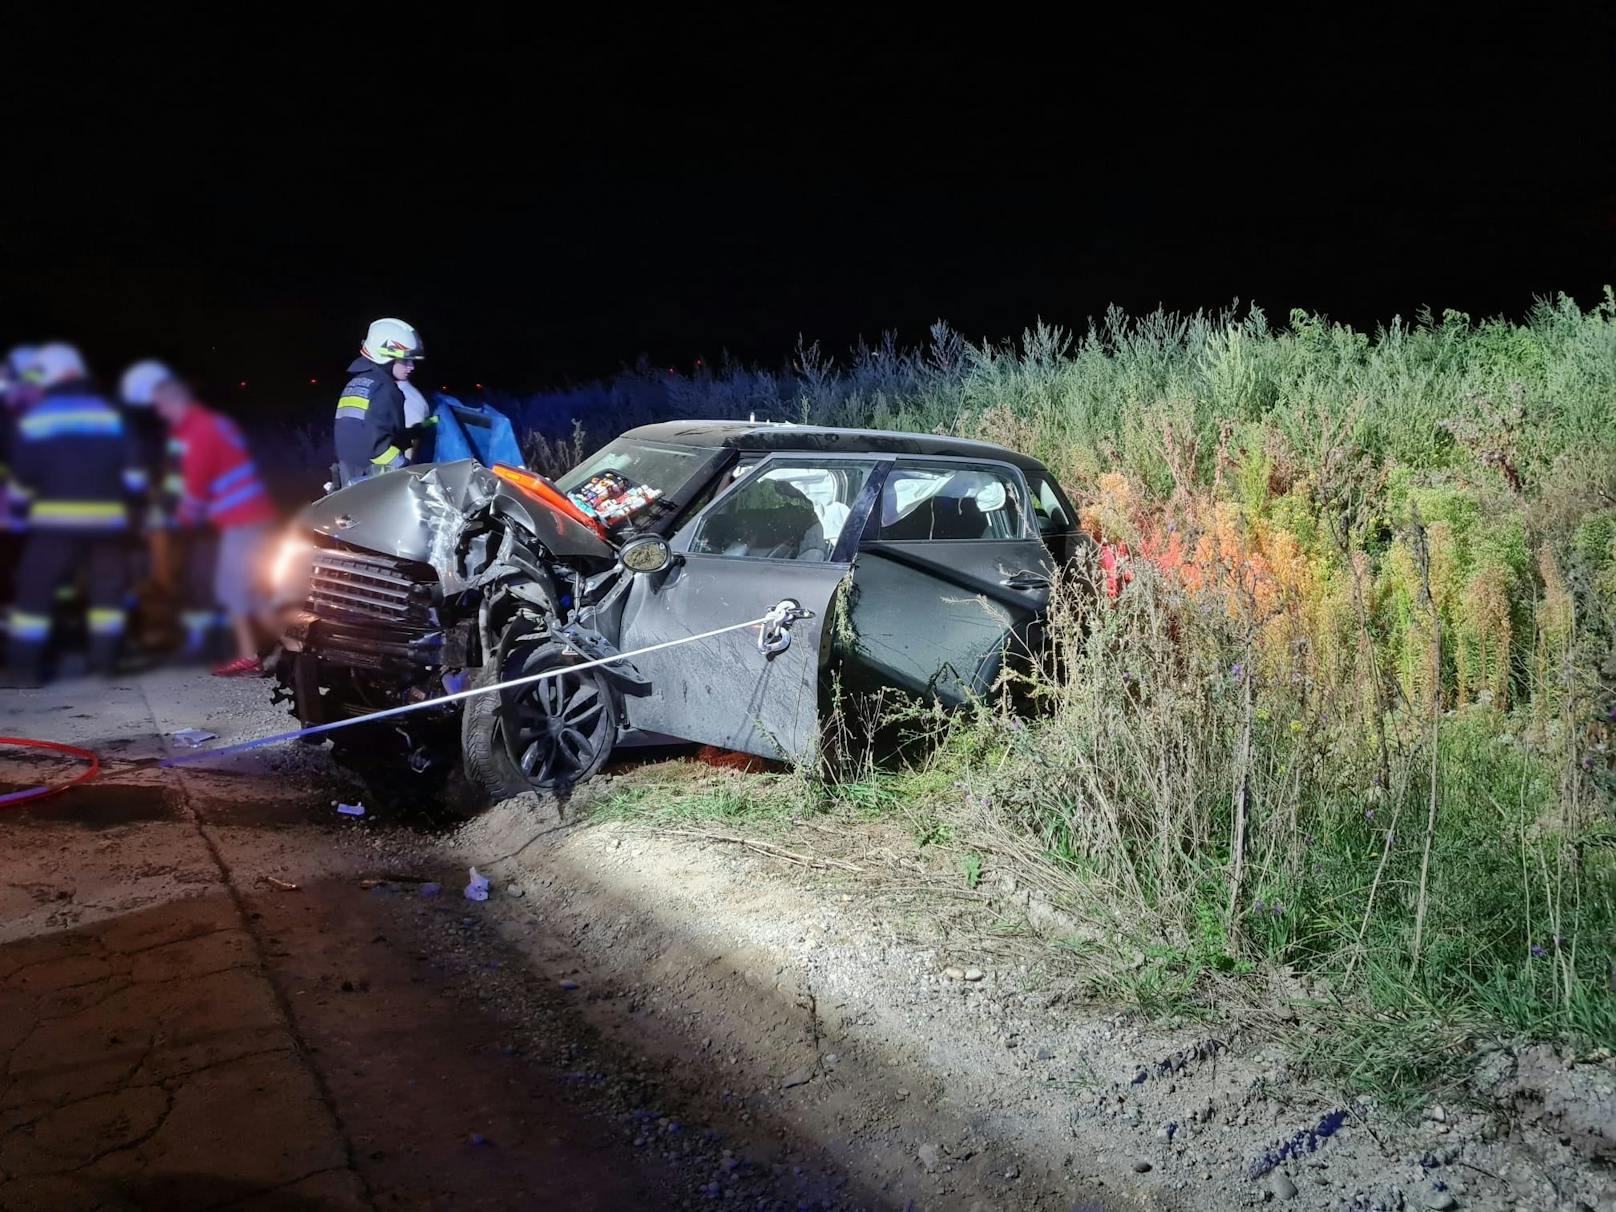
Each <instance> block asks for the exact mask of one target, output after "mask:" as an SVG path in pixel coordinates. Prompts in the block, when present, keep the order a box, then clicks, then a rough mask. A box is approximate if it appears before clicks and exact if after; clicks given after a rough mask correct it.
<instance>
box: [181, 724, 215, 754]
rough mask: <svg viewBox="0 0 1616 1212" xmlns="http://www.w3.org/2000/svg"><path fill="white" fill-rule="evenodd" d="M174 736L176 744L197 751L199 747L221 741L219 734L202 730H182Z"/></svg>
mask: <svg viewBox="0 0 1616 1212" xmlns="http://www.w3.org/2000/svg"><path fill="white" fill-rule="evenodd" d="M172 735H173V737H174V743H175V744H177V745H184V746H185V747H186V748H187V749H195V748H196V747H197V746H198V745H205V744H207V743H208V742H209V741H216V740H218V739H219V734H218V733H217V732H204V731H202V729H200V728H181V729H180V730H179V731H178V732H176V733H173V734H172Z"/></svg>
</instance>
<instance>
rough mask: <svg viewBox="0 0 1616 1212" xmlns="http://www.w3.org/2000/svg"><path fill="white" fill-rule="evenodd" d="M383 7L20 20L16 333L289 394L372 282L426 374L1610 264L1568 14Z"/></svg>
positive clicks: (434, 379)
mask: <svg viewBox="0 0 1616 1212" xmlns="http://www.w3.org/2000/svg"><path fill="white" fill-rule="evenodd" d="M376 11H377V14H378V16H377V19H378V20H381V21H382V22H384V23H385V24H387V25H388V26H389V28H387V29H381V30H378V29H376V28H374V26H372V25H369V24H366V23H363V22H360V21H359V19H358V18H352V19H348V18H344V19H343V20H342V21H341V22H340V23H332V24H325V25H314V24H309V23H307V22H302V21H301V20H297V21H294V20H293V19H292V18H291V17H268V18H266V19H265V20H264V22H263V23H262V24H260V25H257V26H249V27H247V28H244V29H242V30H235V29H226V28H224V27H222V26H220V27H217V28H207V29H202V30H197V29H194V28H191V27H186V26H181V25H178V24H164V23H165V22H177V21H178V20H179V19H178V18H172V17H152V16H150V15H149V14H145V15H142V16H141V17H139V18H138V19H137V21H136V22H135V23H133V24H130V25H129V26H127V27H119V28H111V27H104V26H98V27H96V28H95V30H94V33H93V35H91V36H86V35H85V32H84V31H83V30H78V31H74V32H73V34H72V36H71V37H66V38H64V35H63V33H62V31H60V30H54V29H46V28H44V27H43V26H42V25H39V24H37V23H35V24H32V25H31V23H30V21H31V20H32V19H27V20H21V21H19V22H16V24H18V25H19V26H20V27H21V28H20V30H19V31H18V32H19V33H20V35H21V36H20V37H18V38H15V39H13V40H11V43H10V46H11V49H10V50H8V52H7V53H8V57H10V58H11V59H12V62H10V63H8V64H7V65H6V67H5V68H4V69H3V71H4V77H3V80H0V89H3V90H4V93H5V102H6V112H7V113H8V115H10V116H11V117H12V118H15V119H16V121H11V120H8V123H7V125H8V127H10V128H11V129H12V134H11V136H9V137H8V139H7V144H8V146H7V147H6V149H5V152H4V154H5V156H6V160H7V173H6V178H5V180H4V184H3V186H0V208H3V214H4V223H5V226H4V231H5V240H4V256H5V262H6V264H5V269H4V281H5V284H6V286H5V290H4V295H3V298H0V342H4V344H6V345H10V344H11V343H13V342H15V341H21V340H38V339H42V338H50V337H56V336H66V337H69V338H71V339H74V340H77V341H79V342H80V343H81V344H82V346H83V347H84V349H85V351H86V353H87V355H88V356H89V358H90V359H91V361H92V364H93V365H94V366H95V367H96V368H97V369H98V370H100V371H102V372H104V373H105V374H106V376H107V377H112V376H113V375H115V373H116V371H117V370H118V369H119V368H121V366H122V365H123V364H124V363H126V362H127V361H128V360H130V359H133V358H135V357H137V356H142V355H146V354H149V353H156V354H159V355H161V356H164V357H166V358H169V359H171V360H172V361H173V362H174V363H175V364H176V365H178V366H180V367H183V368H185V369H186V370H187V371H188V372H190V373H192V374H193V375H195V376H196V377H197V378H199V379H200V380H201V381H202V382H203V383H204V384H206V385H207V386H208V388H209V390H210V391H212V392H214V393H215V394H219V395H222V394H225V393H226V392H227V391H228V393H229V394H230V395H231V396H232V397H233V398H234V400H235V402H236V403H237V404H240V405H243V406H247V407H258V408H271V407H275V406H276V405H277V404H278V403H281V402H287V403H290V402H295V401H298V400H302V399H304V398H306V397H307V396H308V395H309V394H310V390H311V389H310V388H309V387H308V381H309V379H311V378H315V379H319V380H320V383H321V385H320V386H319V387H317V388H316V389H314V394H320V393H322V392H324V391H325V388H326V385H327V384H329V386H330V387H331V388H332V389H334V388H335V386H336V382H335V380H337V379H338V378H339V376H340V374H341V371H342V369H343V367H344V365H345V364H346V362H347V360H348V359H349V358H350V357H351V356H352V355H353V353H354V350H355V346H356V345H357V342H358V340H359V338H360V336H361V335H362V333H363V330H364V327H365V324H366V322H367V321H368V320H370V319H371V318H373V317H374V316H377V315H399V316H403V317H404V318H406V319H408V320H410V321H412V322H413V323H415V324H416V325H417V326H418V328H419V329H420V330H421V332H422V333H423V335H424V338H425V340H426V342H427V347H428V352H429V355H430V370H429V372H428V374H427V375H426V378H427V380H428V381H429V382H430V383H432V384H433V385H436V384H438V383H446V384H448V385H450V386H451V387H454V388H457V389H460V390H465V389H468V388H469V387H470V385H471V384H472V383H474V382H484V383H487V384H489V385H491V386H492V385H498V386H502V387H507V388H511V389H529V388H535V387H539V386H548V385H558V384H562V383H566V382H576V381H580V380H586V379H589V378H592V377H595V376H598V375H604V374H610V373H612V372H613V371H615V370H617V369H619V368H621V367H623V366H625V365H630V364H633V363H634V362H635V361H636V360H637V359H639V358H641V357H644V358H646V359H647V360H649V362H651V363H652V364H653V365H657V366H664V367H665V366H677V367H680V368H681V369H688V368H689V367H690V366H691V365H692V364H693V363H694V361H695V359H697V358H702V359H705V360H707V362H709V363H713V362H716V361H717V360H718V359H719V358H721V357H722V356H723V354H724V352H725V351H726V350H727V351H729V352H730V353H731V354H733V355H735V356H738V357H740V358H743V359H746V360H757V361H761V362H763V363H765V364H770V365H779V364H780V363H781V362H782V361H783V360H784V359H785V358H786V356H787V355H788V354H789V352H790V350H791V348H792V347H793V346H794V345H795V343H796V340H797V335H798V334H799V333H802V334H805V335H806V336H807V337H808V338H809V339H814V338H818V339H819V340H820V341H821V342H822V343H823V344H824V346H825V347H826V348H827V349H828V350H830V351H833V352H835V351H840V350H845V349H846V347H848V346H849V345H850V344H851V343H852V342H854V341H855V340H856V339H857V338H858V337H859V336H861V335H863V336H865V337H867V338H871V339H874V338H876V337H878V336H879V334H880V333H881V332H882V331H884V330H888V329H891V330H896V332H897V333H898V335H899V338H900V339H901V340H902V341H904V342H907V343H918V342H920V341H921V340H923V339H924V337H925V333H926V329H927V326H928V325H929V324H930V323H931V322H932V321H933V320H935V319H937V318H939V317H942V318H946V319H948V320H949V321H950V322H951V323H953V324H954V325H955V327H957V328H959V329H961V330H962V331H964V332H965V334H966V335H967V336H970V337H973V338H976V337H982V336H989V337H993V338H995V339H998V338H1004V337H1008V336H1012V335H1014V334H1016V333H1018V332H1019V331H1020V330H1021V329H1022V328H1024V327H1025V326H1027V325H1028V324H1030V323H1032V322H1033V321H1034V320H1035V319H1036V318H1038V317H1040V316H1042V317H1044V318H1046V319H1049V320H1053V321H1056V322H1059V323H1063V324H1066V325H1068V326H1072V327H1079V328H1080V327H1082V326H1084V325H1085V324H1086V322H1087V320H1088V318H1089V317H1091V316H1096V315H1098V314H1099V313H1101V312H1102V311H1103V310H1104V309H1105V307H1106V306H1107V305H1108V304H1111V303H1117V304H1121V305H1122V306H1124V307H1126V308H1129V309H1130V310H1135V311H1137V310H1145V309H1149V308H1152V307H1154V306H1156V305H1157V304H1165V305H1167V306H1169V307H1172V308H1195V307H1203V306H1221V305H1226V304H1229V303H1231V302H1232V301H1233V300H1235V299H1236V298H1238V299H1240V300H1241V301H1242V303H1250V302H1255V303H1257V304H1259V305H1261V306H1262V307H1263V308H1264V309H1265V310H1266V311H1267V312H1268V314H1269V316H1270V317H1271V318H1272V319H1274V320H1282V319H1283V318H1284V317H1285V316H1286V314H1287V313H1288V312H1289V310H1290V309H1291V308H1293V307H1303V308H1307V309H1310V310H1317V311H1323V312H1326V313H1328V314H1330V315H1332V316H1334V317H1336V318H1339V319H1342V320H1347V321H1350V322H1353V323H1355V324H1360V325H1368V326H1372V325H1374V324H1375V323H1377V322H1380V321H1384V320H1387V319H1389V318H1390V317H1391V316H1392V315H1394V314H1401V315H1403V316H1405V317H1407V316H1412V315H1413V314H1414V313H1415V312H1416V311H1417V309H1419V308H1420V307H1422V306H1429V307H1431V308H1433V309H1436V310H1438V311H1440V310H1441V309H1443V308H1446V307H1453V308H1457V309H1460V310H1463V311H1468V312H1470V313H1472V314H1474V315H1478V316H1479V315H1490V314H1496V313H1504V314H1510V315H1516V316H1518V315H1520V314H1522V313H1523V312H1524V311H1525V310H1526V308H1527V307H1528V306H1529V305H1530V303H1531V301H1532V298H1533V297H1534V296H1535V295H1540V294H1545V293H1549V292H1554V291H1560V290H1564V291H1566V292H1568V293H1571V294H1573V295H1575V296H1576V297H1577V298H1579V299H1580V300H1581V301H1582V302H1584V303H1585V304H1586V303H1591V302H1594V301H1596V300H1597V299H1598V298H1599V296H1600V292H1601V288H1602V287H1603V285H1604V284H1605V283H1610V282H1616V36H1613V35H1616V24H1613V22H1612V19H1611V18H1610V17H1609V16H1608V15H1598V10H1596V9H1592V8H1590V9H1589V10H1587V15H1575V14H1573V15H1570V16H1567V15H1565V14H1564V13H1563V12H1562V13H1559V14H1556V15H1555V16H1554V18H1553V19H1552V20H1551V19H1550V18H1549V17H1548V16H1543V17H1530V18H1528V17H1525V16H1523V15H1521V14H1519V13H1516V14H1514V15H1512V16H1510V17H1509V19H1508V23H1504V24H1500V23H1496V22H1494V21H1493V20H1491V19H1490V18H1488V19H1484V18H1483V17H1482V16H1481V15H1480V14H1481V10H1479V9H1476V10H1466V11H1467V12H1472V13H1473V14H1474V15H1473V16H1472V17H1471V18H1468V19H1467V23H1466V24H1464V25H1456V24H1454V23H1453V21H1452V19H1450V21H1449V22H1448V23H1446V24H1441V23H1437V22H1435V21H1434V20H1433V22H1432V23H1430V24H1428V25H1425V26H1421V25H1418V24H1417V23H1412V24H1411V23H1410V19H1409V18H1407V17H1402V16H1399V17H1395V18H1385V19H1375V18H1371V17H1369V16H1368V15H1364V14H1360V12H1359V11H1358V10H1356V9H1351V10H1349V9H1346V8H1342V9H1341V10H1340V13H1339V15H1338V16H1337V17H1336V18H1332V19H1318V18H1311V19H1309V21H1308V23H1307V24H1305V25H1304V24H1301V23H1300V21H1299V19H1298V18H1297V16H1296V15H1295V12H1294V11H1290V12H1287V13H1286V15H1285V16H1284V17H1283V18H1276V19H1274V20H1269V21H1264V20H1259V19H1258V18H1256V17H1254V16H1246V15H1244V10H1240V9H1227V10H1222V11H1220V12H1219V13H1217V14H1214V15H1212V16H1211V17H1209V18H1207V19H1205V24H1204V26H1203V27H1200V28H1196V27H1191V26H1188V25H1186V24H1184V23H1183V22H1182V20H1181V19H1180V18H1179V17H1177V16H1175V15H1173V12H1172V10H1169V9H1166V8H1162V9H1149V10H1144V9H1142V10H1140V11H1139V12H1138V13H1137V14H1136V15H1135V16H1134V17H1133V18H1131V19H1130V20H1127V21H1122V20H1115V19H1114V20H1111V21H1109V22H1108V23H1104V24H1102V23H1100V22H1098V21H1097V20H1096V19H1095V18H1093V17H1092V16H1088V15H1085V13H1084V11H1083V10H1078V9H1074V10H1071V14H1070V15H1069V16H1068V17H1067V18H1066V19H1064V20H1062V21H1058V22H1057V21H1056V20H1054V19H1053V18H1037V19H1035V18H1031V17H1016V16H1014V15H1013V14H1011V13H1010V12H1009V11H1008V10H1006V11H1003V12H1000V11H997V10H981V11H977V12H975V13H974V14H971V13H970V12H969V10H961V13H960V15H955V16H947V15H945V14H944V11H943V10H937V11H936V12H935V13H934V14H933V15H932V16H930V17H928V18H926V19H918V18H917V19H912V20H908V21H903V20H897V19H893V20H890V21H877V20H875V19H872V18H870V17H868V16H860V17H858V18H857V19H853V18H842V19H839V20H836V21H833V20H832V19H831V18H829V17H823V18H821V17H809V16H808V15H806V14H797V15H796V16H794V17H791V18H789V19H787V20H785V21H784V22H779V21H776V22H772V23H769V22H764V21H762V20H761V19H758V18H756V17H754V18H752V19H751V20H750V21H749V22H748V24H747V26H746V27H745V28H739V27H736V26H734V25H731V24H726V23H725V22H723V21H721V20H719V19H718V18H716V17H714V18H702V19H700V20H699V21H695V22H694V23H678V22H673V23H668V24H664V25H661V26H658V27H656V28H651V27H647V26H644V25H631V23H630V22H629V20H628V18H626V17H622V18H620V19H618V20H616V21H615V22H614V24H613V25H612V26H611V27H602V28H600V29H595V30H589V31H585V30H564V29H562V28H560V27H558V26H557V25H556V24H555V23H554V21H553V19H552V17H551V16H550V15H549V13H548V11H547V10H543V9H539V8H533V9H531V10H529V11H528V14H527V15H526V16H520V15H518V16H512V17H510V18H508V19H501V20H499V21H488V22H486V23H484V24H482V25H480V26H474V27H468V26H455V27H451V26H450V24H449V18H448V17H446V16H445V15H444V13H443V11H441V10H440V9H433V10H430V13H432V14H436V15H429V11H427V10H423V11H421V12H417V11H416V10H415V9H399V10H397V11H396V12H384V11H382V10H376ZM1451 11H1452V12H1454V13H1457V12H1458V11H1459V10H1451ZM541 13H542V14H543V15H542V16H541ZM91 37H93V42H92V41H91V40H90V39H91ZM197 39H200V43H196V40H197ZM193 44H195V45H196V46H197V49H195V50H191V49H188V48H189V46H191V45H193ZM19 50H20V51H22V53H20V54H16V53H14V52H17V51H19ZM241 380H246V381H247V382H248V384H249V386H248V388H247V389H246V390H245V391H242V390H241V389H239V388H238V386H237V384H238V383H239V382H240V381H241Z"/></svg>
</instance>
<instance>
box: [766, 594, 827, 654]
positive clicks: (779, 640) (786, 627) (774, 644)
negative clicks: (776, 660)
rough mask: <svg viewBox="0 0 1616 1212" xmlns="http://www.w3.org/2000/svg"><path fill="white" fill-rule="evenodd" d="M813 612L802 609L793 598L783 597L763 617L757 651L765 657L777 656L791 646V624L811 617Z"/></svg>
mask: <svg viewBox="0 0 1616 1212" xmlns="http://www.w3.org/2000/svg"><path fill="white" fill-rule="evenodd" d="M813 617H814V612H813V611H811V610H804V609H803V607H802V604H801V603H800V602H798V601H797V600H796V599H795V598H785V599H783V600H781V601H780V602H779V603H778V604H776V605H775V606H774V608H773V609H771V610H770V611H769V613H768V614H767V615H765V616H764V618H763V626H762V627H761V628H760V629H759V630H758V641H757V646H758V651H759V652H761V653H762V654H763V655H764V656H766V657H776V656H779V655H780V654H781V653H782V652H784V651H785V650H786V649H788V648H790V647H791V624H793V623H795V622H797V621H798V620H799V619H811V618H813Z"/></svg>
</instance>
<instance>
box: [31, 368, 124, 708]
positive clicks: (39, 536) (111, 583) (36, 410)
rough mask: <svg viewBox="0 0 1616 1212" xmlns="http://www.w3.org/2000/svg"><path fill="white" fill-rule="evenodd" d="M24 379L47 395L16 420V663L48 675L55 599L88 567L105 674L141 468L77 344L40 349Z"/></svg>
mask: <svg viewBox="0 0 1616 1212" xmlns="http://www.w3.org/2000/svg"><path fill="white" fill-rule="evenodd" d="M23 377H24V379H25V380H27V381H29V382H30V383H32V384H33V385H34V386H35V387H36V388H38V389H39V390H40V392H41V395H40V397H39V400H38V402H37V403H35V404H34V405H33V406H32V407H30V408H29V409H28V411H27V412H26V413H24V414H23V415H22V418H21V419H20V420H19V421H18V422H17V445H16V452H15V455H14V459H13V464H12V475H13V476H14V477H15V481H16V482H17V483H18V484H19V485H20V486H21V488H22V489H23V491H24V493H25V494H26V495H27V496H28V497H29V501H30V504H29V510H28V540H27V543H26V544H25V545H24V547H23V553H22V560H21V563H20V564H19V565H18V568H17V599H16V604H15V605H14V606H13V607H12V611H11V636H10V643H9V646H8V647H9V652H8V656H9V660H10V664H11V668H12V670H13V672H15V673H17V674H18V675H20V676H22V677H25V678H29V679H32V680H42V679H43V678H44V676H45V673H46V670H45V657H46V650H47V647H48V645H49V642H50V631H51V609H52V605H53V603H54V602H55V600H56V597H57V591H58V590H59V589H64V588H70V587H71V586H72V585H73V584H74V583H75V581H76V579H77V577H78V574H79V573H80V572H81V571H82V572H83V573H84V574H85V575H86V576H87V577H88V588H89V593H88V603H89V611H88V615H89V618H88V623H89V626H88V631H89V635H90V667H91V669H92V670H95V671H98V672H108V671H110V670H111V669H112V667H113V664H114V662H115V661H116V660H117V657H118V653H119V650H120V648H121V647H122V642H123V632H124V589H125V585H126V581H127V574H128V565H127V561H126V555H127V552H126V548H125V543H126V542H127V540H128V532H129V506H128V499H129V495H130V493H131V490H132V489H133V488H134V486H135V484H134V478H135V471H136V469H135V467H134V463H135V460H134V459H132V458H131V451H130V447H129V442H128V435H127V433H126V431H125V428H124V423H123V417H122V415H121V414H120V413H119V412H118V410H117V409H116V408H115V407H113V405H112V404H110V403H109V402H108V401H107V400H105V399H103V398H102V397H101V396H100V395H99V394H98V393H97V392H96V390H95V388H94V387H93V386H91V384H90V382H89V375H88V373H87V372H86V370H85V368H84V360H83V359H82V358H81V357H80V356H79V352H78V350H76V349H74V348H73V347H72V346H71V345H65V344H61V343H54V344H50V345H46V346H43V347H42V348H40V349H39V350H38V351H37V352H36V353H35V354H34V355H33V357H32V358H31V359H29V360H28V362H27V364H26V365H25V366H24V367H23Z"/></svg>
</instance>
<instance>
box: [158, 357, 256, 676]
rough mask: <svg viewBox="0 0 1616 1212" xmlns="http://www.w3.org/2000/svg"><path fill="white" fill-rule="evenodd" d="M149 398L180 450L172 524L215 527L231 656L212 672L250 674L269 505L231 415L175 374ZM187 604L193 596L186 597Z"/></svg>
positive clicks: (217, 581) (217, 584)
mask: <svg viewBox="0 0 1616 1212" xmlns="http://www.w3.org/2000/svg"><path fill="white" fill-rule="evenodd" d="M152 400H153V403H154V404H155V405H156V408H157V411H158V413H159V415H161V416H162V418H163V420H164V421H166V422H167V423H168V427H169V432H170V434H171V435H172V436H173V438H174V440H175V443H176V447H177V449H178V451H179V458H180V463H179V467H180V475H181V477H182V478H183V480H184V483H185V495H184V497H183V498H182V500H181V501H180V507H179V513H178V518H177V521H178V523H179V526H180V527H181V528H182V529H189V530H191V531H196V530H200V529H203V528H206V529H208V530H212V531H214V532H216V533H217V535H218V548H217V551H218V554H217V559H216V561H215V563H214V567H213V584H212V594H211V596H212V599H213V602H212V604H214V605H216V606H218V607H221V608H223V610H224V612H225V613H226V614H228V615H229V618H230V626H231V628H232V630H233V631H234V633H235V641H236V656H235V659H234V660H232V661H229V662H227V663H225V664H223V665H220V666H218V667H217V668H216V669H214V671H213V672H214V674H215V675H216V676H218V677H227V678H228V677H245V676H254V675H256V674H257V673H258V672H259V659H258V639H257V636H256V635H255V634H254V630H253V619H254V615H255V613H256V611H257V609H258V606H259V604H260V600H261V599H260V595H259V593H258V586H257V580H258V566H259V563H260V556H261V555H262V553H263V550H264V547H265V544H266V543H267V542H268V541H269V539H270V537H271V535H272V533H273V530H274V526H275V507H274V505H273V503H272V502H271V501H270V499H269V493H268V492H267V491H266V490H265V488H264V482H263V480H261V479H260V478H259V476H258V468H257V467H256V465H255V464H254V463H253V460H252V455H251V454H250V453H249V452H248V450H247V442H246V439H245V438H243V437H242V436H241V430H240V429H239V428H238V427H237V426H236V423H235V422H234V421H232V420H230V419H229V418H228V417H225V416H222V415H221V414H219V413H216V412H213V411H212V410H211V409H208V408H204V407H203V406H202V404H201V402H200V401H198V400H197V398H196V396H195V395H194V394H193V393H192V391H191V389H190V387H189V386H187V385H186V383H185V382H184V381H183V380H181V379H179V378H177V377H173V376H170V377H168V378H166V379H163V380H162V381H161V382H159V383H157V384H155V385H154V386H153V388H152ZM193 581H194V578H193ZM190 605H192V606H198V605H200V603H198V602H196V601H195V600H193V601H192V602H191V603H190Z"/></svg>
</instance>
